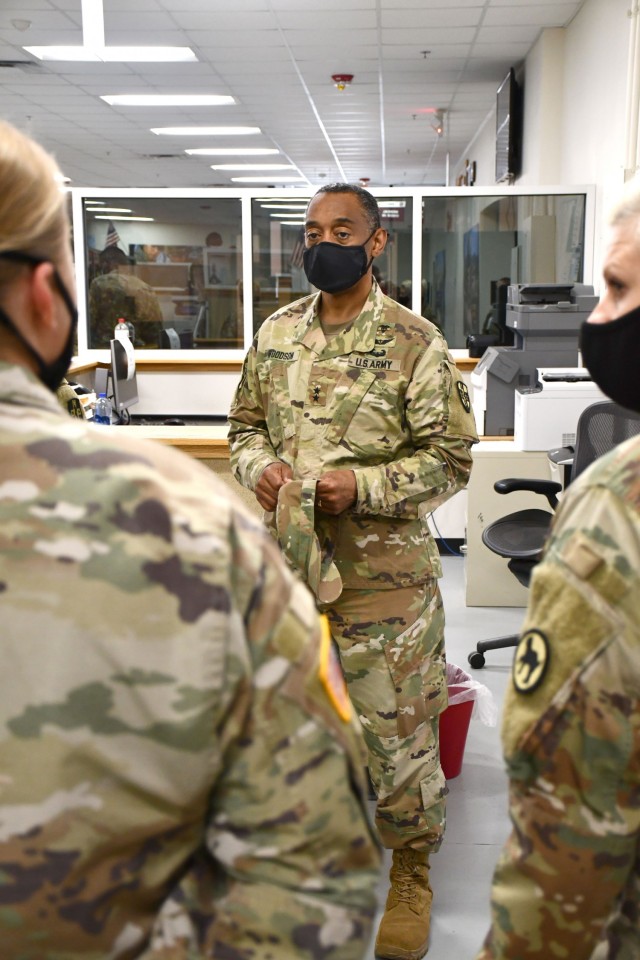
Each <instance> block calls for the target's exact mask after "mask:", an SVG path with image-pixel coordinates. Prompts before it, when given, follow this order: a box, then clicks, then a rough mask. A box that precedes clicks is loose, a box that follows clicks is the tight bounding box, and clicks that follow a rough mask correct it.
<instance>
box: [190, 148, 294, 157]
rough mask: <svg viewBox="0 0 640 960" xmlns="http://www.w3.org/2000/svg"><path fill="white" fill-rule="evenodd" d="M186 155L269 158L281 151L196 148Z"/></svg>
mask: <svg viewBox="0 0 640 960" xmlns="http://www.w3.org/2000/svg"><path fill="white" fill-rule="evenodd" d="M185 153H188V154H190V155H191V156H192V157H267V156H269V155H271V156H272V155H273V154H274V153H280V151H279V150H275V149H274V148H273V147H194V149H193V150H185Z"/></svg>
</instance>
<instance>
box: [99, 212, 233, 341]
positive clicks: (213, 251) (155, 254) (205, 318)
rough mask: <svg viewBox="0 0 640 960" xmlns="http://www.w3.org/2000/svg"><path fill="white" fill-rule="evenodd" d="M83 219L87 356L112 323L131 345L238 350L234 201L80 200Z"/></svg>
mask: <svg viewBox="0 0 640 960" xmlns="http://www.w3.org/2000/svg"><path fill="white" fill-rule="evenodd" d="M83 218H84V236H85V257H86V262H85V275H86V289H85V295H86V316H87V342H88V346H89V348H90V349H91V348H105V347H108V346H109V341H110V339H111V337H112V336H113V330H114V327H115V325H116V323H117V322H118V320H119V319H120V318H123V319H124V320H125V321H126V322H127V323H128V324H129V328H130V330H131V332H132V335H133V336H132V339H133V342H134V345H135V346H136V347H144V348H146V349H157V348H166V349H180V348H182V349H187V350H191V349H193V348H195V347H201V348H213V349H221V350H224V349H238V348H242V347H243V344H244V336H243V321H242V289H241V280H242V208H241V201H240V199H239V198H238V197H234V198H228V199H226V198H225V199H222V198H212V199H209V200H205V199H204V198H197V199H194V198H187V197H184V198H171V197H153V198H149V197H132V196H122V197H109V200H108V201H106V200H95V199H89V198H85V199H84V201H83Z"/></svg>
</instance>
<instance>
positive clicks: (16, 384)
mask: <svg viewBox="0 0 640 960" xmlns="http://www.w3.org/2000/svg"><path fill="white" fill-rule="evenodd" d="M0 449H1V457H0V623H1V625H2V626H1V641H0V642H1V645H2V659H3V666H4V669H3V677H4V680H3V685H2V697H0V773H1V778H0V876H1V877H2V882H1V883H0V945H1V946H0V956H2V960H18V958H20V960H107V958H109V960H133V958H144V960H203V958H205V957H223V956H224V957H229V958H231V957H235V958H240V957H242V958H243V960H245V958H246V960H267V958H274V957H277V958H278V960H280V958H284V960H300V958H307V960H312V958H313V960H317V958H318V956H320V955H321V956H322V957H326V958H327V960H329V958H331V960H356V958H360V957H362V956H363V954H364V951H365V948H366V944H367V940H368V936H369V931H370V924H371V918H372V913H373V911H374V909H375V900H374V887H375V883H376V880H377V870H378V866H379V852H378V848H377V844H376V841H375V840H374V839H372V836H371V833H370V830H369V825H368V820H367V815H366V812H365V810H364V809H363V802H362V800H361V794H360V793H359V792H358V790H357V789H356V787H355V786H354V784H360V775H361V771H362V768H363V766H364V759H363V754H362V750H361V745H360V739H359V733H358V725H357V723H356V721H355V720H353V719H352V718H351V717H350V715H349V706H348V700H346V698H345V696H344V690H343V689H342V688H341V687H340V678H339V677H338V676H336V675H335V673H336V671H335V669H334V667H333V666H332V661H331V659H330V658H329V649H330V641H329V635H328V630H324V632H323V634H322V639H321V637H320V633H319V630H320V627H319V621H318V618H317V614H316V612H315V606H314V604H313V600H312V598H311V596H310V594H309V593H308V592H307V590H306V588H305V587H303V585H302V584H301V583H300V582H299V581H297V580H296V579H295V578H294V577H293V575H292V574H291V572H290V571H289V569H288V568H287V567H286V565H285V564H284V562H283V561H282V559H281V557H280V553H279V550H278V548H277V545H276V544H275V543H274V542H273V539H272V537H271V536H270V535H269V534H268V533H267V532H266V531H265V530H264V529H263V527H262V525H261V524H260V523H259V521H258V520H257V519H256V518H255V517H253V516H252V515H251V514H250V513H249V512H248V511H247V510H246V509H245V508H244V507H243V506H242V504H240V503H239V502H238V501H237V500H235V499H234V498H233V497H232V496H231V495H230V494H229V493H228V492H227V491H226V489H225V488H224V487H223V486H222V484H220V483H219V482H218V481H217V480H216V478H215V477H214V476H213V474H212V473H211V472H210V471H208V470H207V469H206V468H204V467H201V466H199V465H198V464H197V463H196V462H194V461H192V460H190V459H188V458H187V457H183V456H182V455H179V454H176V453H175V452H173V451H171V450H169V449H167V448H164V447H162V446H160V445H156V444H152V443H147V444H145V443H141V442H139V441H138V440H135V439H133V438H130V437H127V435H126V428H115V427H114V428H112V429H109V428H105V427H95V426H92V425H91V424H89V423H86V422H83V421H81V420H78V419H75V418H72V417H69V416H67V415H66V414H65V413H64V411H63V410H62V409H61V408H60V407H59V405H58V403H57V402H56V399H55V397H54V396H53V395H52V394H50V393H49V392H48V391H47V390H46V389H45V388H44V387H42V385H41V384H40V383H39V382H38V381H37V380H36V379H35V378H34V377H33V376H31V375H30V374H28V373H27V372H26V371H24V370H21V369H19V368H17V367H10V366H7V365H6V364H0Z"/></svg>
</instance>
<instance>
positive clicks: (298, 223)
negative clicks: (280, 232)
mask: <svg viewBox="0 0 640 960" xmlns="http://www.w3.org/2000/svg"><path fill="white" fill-rule="evenodd" d="M280 226H281V227H303V226H304V220H281V221H280Z"/></svg>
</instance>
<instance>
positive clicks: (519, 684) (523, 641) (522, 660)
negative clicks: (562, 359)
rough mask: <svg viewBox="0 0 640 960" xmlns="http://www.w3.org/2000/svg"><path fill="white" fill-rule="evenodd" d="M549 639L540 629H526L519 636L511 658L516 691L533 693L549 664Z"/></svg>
mask: <svg viewBox="0 0 640 960" xmlns="http://www.w3.org/2000/svg"><path fill="white" fill-rule="evenodd" d="M549 658H550V649H549V641H548V639H547V636H546V634H544V633H543V632H542V630H527V631H526V632H525V633H523V634H522V636H521V637H520V642H519V643H518V646H517V648H516V653H515V657H514V658H513V685H514V687H515V689H516V690H517V692H518V693H533V691H534V690H537V689H538V687H539V686H540V684H541V683H542V681H543V679H544V675H545V673H546V672H547V667H548V666H549Z"/></svg>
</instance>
